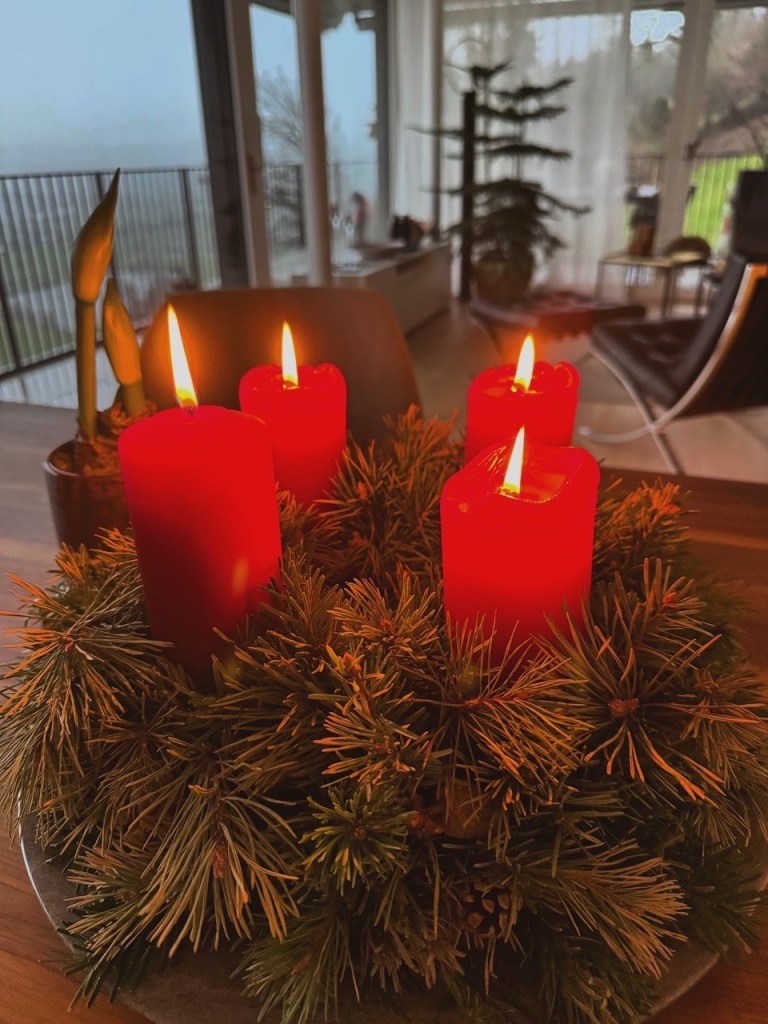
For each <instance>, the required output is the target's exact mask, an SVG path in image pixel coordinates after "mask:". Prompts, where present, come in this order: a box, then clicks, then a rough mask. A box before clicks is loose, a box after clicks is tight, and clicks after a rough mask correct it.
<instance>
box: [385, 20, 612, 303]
mask: <svg viewBox="0 0 768 1024" xmlns="http://www.w3.org/2000/svg"><path fill="white" fill-rule="evenodd" d="M428 2H429V0H395V31H394V35H393V38H394V47H393V49H394V67H393V81H394V83H395V91H394V97H395V118H394V123H395V125H396V126H397V130H396V137H397V144H396V147H395V162H394V171H395V188H394V195H395V197H396V205H397V207H398V208H399V210H398V212H404V213H411V214H414V215H417V216H422V217H426V216H428V215H429V210H430V198H429V191H428V189H429V184H430V175H431V166H430V161H429V138H428V136H427V137H425V136H418V135H416V133H415V132H413V131H412V130H410V126H411V125H422V126H428V124H429V75H428V73H427V71H428V63H429V62H428V60H427V59H425V52H426V47H427V42H428V38H429V36H428V32H427V21H426V10H427V8H428ZM630 6H631V0H445V3H444V25H445V32H444V60H445V88H444V101H443V124H444V125H445V126H457V125H459V124H460V121H461V95H460V94H461V91H462V90H463V89H466V88H468V78H467V76H466V75H463V74H462V73H461V72H460V71H458V70H457V69H456V68H457V66H461V65H467V64H495V63H502V62H505V61H509V62H511V64H512V67H511V69H510V71H509V72H507V73H506V75H505V80H502V79H498V80H497V83H498V84H499V85H502V86H504V87H508V88H514V87H515V86H517V85H519V84H521V83H522V82H528V83H530V84H533V85H545V84H548V83H551V82H553V81H554V80H555V79H557V78H559V77H561V76H569V77H571V78H573V79H574V83H573V85H571V86H570V87H569V88H567V89H566V90H564V92H563V93H561V94H560V97H559V99H562V102H563V105H565V106H566V107H567V112H566V113H565V114H563V115H562V116H560V117H558V118H556V119H554V120H552V121H548V122H541V123H539V124H536V125H532V126H531V128H530V132H529V138H530V140H531V141H535V142H540V143H542V144H544V145H552V146H554V147H556V148H559V149H568V150H570V151H571V152H572V154H573V156H572V159H571V160H570V161H568V162H566V163H555V162H553V161H549V162H544V161H541V162H540V161H534V160H530V161H528V162H527V163H526V166H525V174H526V177H528V178H530V179H531V180H533V181H540V182H541V183H542V185H543V186H544V187H545V188H546V189H547V190H548V191H550V192H551V193H552V194H553V195H555V196H557V197H558V198H560V199H563V200H565V201H567V202H571V203H574V204H577V205H588V206H591V207H592V212H591V213H589V214H587V215H585V216H583V217H580V218H578V219H574V218H571V217H570V216H567V215H566V216H563V218H562V219H560V220H558V221H557V223H556V224H553V225H552V227H553V230H554V231H555V233H556V234H558V235H559V236H560V237H561V238H562V239H563V241H564V242H565V243H566V245H567V248H566V249H565V250H564V251H562V252H560V253H558V254H557V256H556V257H555V258H554V259H553V260H552V261H551V262H550V263H549V264H547V265H546V266H545V267H543V268H542V269H541V270H540V271H539V272H538V274H537V278H536V283H542V284H546V285H547V287H552V288H574V289H579V290H583V291H589V290H591V288H592V287H593V286H594V282H595V276H596V270H597V260H598V259H599V257H600V256H601V255H603V254H604V253H606V252H609V251H611V250H614V251H615V250H617V249H620V248H621V245H622V225H623V199H622V197H623V192H624V176H625V152H626V111H627V103H626V97H627V75H628V68H629V45H630V43H629V14H630ZM445 152H446V156H445V157H444V160H443V177H444V181H445V182H447V183H454V184H456V183H458V181H459V175H460V164H459V161H458V160H456V159H455V158H454V159H451V158H450V156H449V155H447V154H449V153H450V152H454V153H456V152H458V147H457V146H456V145H452V144H451V143H445ZM443 209H444V217H443V222H444V223H450V222H452V221H455V220H457V219H458V216H459V205H458V200H447V201H446V202H445V203H444V204H443Z"/></svg>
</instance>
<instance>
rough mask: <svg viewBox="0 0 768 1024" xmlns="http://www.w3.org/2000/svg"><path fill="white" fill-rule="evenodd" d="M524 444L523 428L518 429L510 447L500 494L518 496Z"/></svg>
mask: <svg viewBox="0 0 768 1024" xmlns="http://www.w3.org/2000/svg"><path fill="white" fill-rule="evenodd" d="M524 444H525V427H520V429H519V430H518V432H517V437H516V438H515V443H514V444H513V445H512V451H511V452H510V456H509V462H508V463H507V471H506V473H505V474H504V482H503V483H502V485H501V493H502V494H519V493H520V480H521V477H522V475H523V445H524Z"/></svg>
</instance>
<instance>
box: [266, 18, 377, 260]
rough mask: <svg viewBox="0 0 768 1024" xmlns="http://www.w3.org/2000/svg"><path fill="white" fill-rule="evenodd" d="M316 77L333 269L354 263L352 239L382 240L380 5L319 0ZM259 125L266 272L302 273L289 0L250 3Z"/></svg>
mask: <svg viewBox="0 0 768 1024" xmlns="http://www.w3.org/2000/svg"><path fill="white" fill-rule="evenodd" d="M323 10H324V30H323V40H322V49H323V76H324V82H323V86H324V92H325V106H326V117H325V126H326V139H327V152H328V191H329V202H330V207H331V223H332V228H333V260H334V263H335V264H336V265H343V264H344V263H348V262H356V261H359V260H360V259H361V252H362V251H363V250H361V247H360V243H361V242H365V241H370V240H372V239H373V238H375V237H376V236H377V235H381V233H382V230H383V226H384V225H385V224H386V221H387V218H388V213H389V211H388V209H387V206H388V200H387V195H386V174H385V173H382V169H383V167H384V165H385V164H386V141H385V140H386V132H387V126H386V117H385V116H382V115H383V114H385V110H386V96H385V95H380V94H382V93H385V91H386V75H385V68H384V67H382V58H381V54H382V53H383V51H384V46H383V45H382V44H384V43H385V40H384V32H385V20H386V19H385V12H386V3H385V2H384V0H369V2H367V3H365V4H362V3H360V2H354V0H326V2H324V4H323ZM251 33H252V37H253V57H254V67H255V73H256V78H257V89H256V92H257V98H258V105H259V115H260V119H261V124H262V148H263V152H264V160H265V175H264V180H265V190H266V203H267V223H268V230H269V239H270V250H271V251H270V256H271V264H272V273H273V276H274V277H275V278H276V279H277V280H280V279H285V278H286V277H287V276H289V275H290V274H291V273H295V272H301V271H303V270H304V269H305V267H306V248H305V244H306V239H305V225H304V192H303V143H302V129H301V105H300V100H299V75H298V68H297V66H296V38H295V29H294V24H293V19H292V18H291V16H290V13H289V7H288V4H287V3H285V4H280V3H274V2H273V3H269V4H259V3H254V4H252V6H251Z"/></svg>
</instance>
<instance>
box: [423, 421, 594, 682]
mask: <svg viewBox="0 0 768 1024" xmlns="http://www.w3.org/2000/svg"><path fill="white" fill-rule="evenodd" d="M523 436H524V431H523V430H521V431H520V433H519V435H518V438H517V440H516V442H515V446H514V447H515V449H517V451H515V450H513V455H517V457H518V458H519V459H521V460H522V474H521V475H520V470H519V467H518V468H517V469H516V467H515V465H514V460H513V459H510V458H509V446H508V445H504V446H501V447H498V448H490V449H487V450H486V451H485V452H483V453H482V454H481V455H479V456H478V457H477V458H476V459H474V460H473V461H472V462H470V463H469V464H468V465H466V466H464V468H463V469H461V470H459V472H458V473H455V474H454V475H453V476H452V477H450V478H449V479H448V480H447V481H446V483H445V486H444V487H443V493H442V496H441V500H440V520H441V526H442V546H443V575H444V587H445V590H444V601H445V611H446V615H447V616H448V617H449V619H450V621H451V622H452V623H453V624H454V626H455V627H456V628H459V629H460V628H462V626H463V625H464V624H465V623H467V622H469V624H470V625H471V626H474V624H475V622H476V621H477V619H478V616H482V617H483V618H484V623H485V633H486V636H487V635H489V634H490V631H491V629H492V628H493V624H494V621H495V625H496V633H495V636H494V641H493V644H492V652H493V655H494V658H495V660H496V661H497V662H498V661H499V660H500V659H501V656H502V655H503V653H504V650H505V649H506V647H507V644H508V642H509V640H510V638H512V637H514V639H513V646H517V645H518V644H520V643H522V642H523V641H524V640H526V639H527V638H528V637H529V636H532V635H535V634H540V633H543V632H545V631H547V628H548V627H547V622H546V619H547V617H549V618H551V620H552V621H553V622H554V624H555V625H556V626H563V625H564V624H565V611H564V608H563V606H564V605H566V606H567V608H568V611H569V612H570V614H571V616H572V617H573V618H574V619H575V620H576V621H577V622H579V621H581V602H582V599H583V598H585V597H586V596H587V595H588V593H589V586H590V579H591V572H592V542H593V534H594V523H595V503H596V500H597V484H598V479H599V470H598V467H597V463H596V462H595V460H594V459H593V458H592V456H591V455H590V454H589V453H588V452H586V451H584V450H583V449H582V448H570V447H561V448H556V447H553V446H551V445H548V444H545V443H543V442H541V441H535V440H531V441H529V442H526V443H525V454H524V456H523V440H522V439H523ZM506 469H509V474H506V473H505V470H506ZM515 476H517V481H519V483H516V481H515ZM516 487H517V488H519V489H518V490H516Z"/></svg>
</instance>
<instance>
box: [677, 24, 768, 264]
mask: <svg viewBox="0 0 768 1024" xmlns="http://www.w3.org/2000/svg"><path fill="white" fill-rule="evenodd" d="M766 54H768V6H766V5H764V4H763V5H760V6H755V7H751V8H750V7H742V8H734V9H730V10H729V9H726V8H723V9H722V10H719V11H717V12H716V13H715V18H714V23H713V26H712V38H711V40H710V46H709V52H708V54H707V80H706V90H705V96H704V113H703V117H702V122H701V125H700V127H699V132H698V135H697V137H696V141H695V145H694V146H693V147H692V150H693V151H692V153H691V160H692V178H691V182H692V185H693V187H694V191H693V195H692V198H691V202H690V203H689V206H688V209H687V211H686V220H685V229H684V230H685V233H686V234H697V235H701V236H703V237H704V238H706V239H707V241H708V242H709V243H710V245H712V246H713V247H714V248H715V249H716V250H717V251H719V253H720V254H721V255H726V254H727V252H728V248H729V229H730V209H729V207H730V199H731V193H732V191H733V186H734V184H735V181H736V178H737V177H738V174H739V171H741V170H742V169H745V168H751V167H761V166H763V165H764V164H766V163H768V62H767V61H766Z"/></svg>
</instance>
